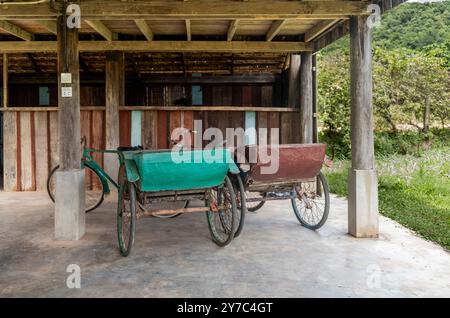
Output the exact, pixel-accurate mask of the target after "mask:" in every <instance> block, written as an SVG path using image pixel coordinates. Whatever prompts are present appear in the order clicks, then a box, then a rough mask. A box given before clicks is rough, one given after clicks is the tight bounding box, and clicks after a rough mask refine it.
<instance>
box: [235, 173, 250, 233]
mask: <svg viewBox="0 0 450 318" xmlns="http://www.w3.org/2000/svg"><path fill="white" fill-rule="evenodd" d="M233 178H235V180H233V181H234V182H233V183H234V187H235V189H234V192H235V194H236V206H237V209H238V213H237V217H238V220H237V223H238V228H237V230H236V233H235V234H234V237H235V238H236V237H238V236H239V235H240V234H241V232H242V229H243V228H244V221H245V213H246V212H247V205H246V201H245V189H244V184H243V182H242V179H241V177H240V176H239V175H236V176H233Z"/></svg>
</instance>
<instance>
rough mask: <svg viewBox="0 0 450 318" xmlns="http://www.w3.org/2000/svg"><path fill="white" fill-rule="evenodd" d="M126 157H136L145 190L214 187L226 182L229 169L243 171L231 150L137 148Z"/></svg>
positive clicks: (142, 186)
mask: <svg viewBox="0 0 450 318" xmlns="http://www.w3.org/2000/svg"><path fill="white" fill-rule="evenodd" d="M125 158H126V159H131V158H132V159H133V160H134V162H135V164H136V167H137V170H138V172H139V176H140V178H141V183H140V186H141V190H142V191H166V190H190V189H202V188H210V187H214V186H218V185H220V184H222V183H223V181H224V179H225V176H226V175H227V173H228V172H231V173H239V169H238V167H237V166H236V164H235V163H234V161H233V159H232V157H231V152H230V150H229V149H210V150H189V151H183V152H172V151H136V152H127V153H126V154H125ZM126 164H127V163H126ZM128 165H129V166H131V165H130V163H128Z"/></svg>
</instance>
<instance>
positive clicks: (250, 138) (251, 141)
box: [245, 112, 256, 145]
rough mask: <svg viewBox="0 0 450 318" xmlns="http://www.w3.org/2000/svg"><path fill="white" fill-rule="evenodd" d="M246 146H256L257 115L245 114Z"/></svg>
mask: <svg viewBox="0 0 450 318" xmlns="http://www.w3.org/2000/svg"><path fill="white" fill-rule="evenodd" d="M245 144H246V145H256V113H255V112H245Z"/></svg>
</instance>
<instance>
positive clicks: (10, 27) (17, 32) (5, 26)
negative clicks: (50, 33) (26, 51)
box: [0, 21, 34, 41]
mask: <svg viewBox="0 0 450 318" xmlns="http://www.w3.org/2000/svg"><path fill="white" fill-rule="evenodd" d="M0 29H1V30H3V31H5V32H8V33H9V34H11V35H14V36H16V37H18V38H20V39H22V40H25V41H32V40H34V35H33V34H32V33H30V32H28V31H25V30H24V29H22V28H21V27H19V26H17V25H15V24H12V23H11V22H9V21H0Z"/></svg>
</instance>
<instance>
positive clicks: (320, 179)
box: [291, 173, 330, 230]
mask: <svg viewBox="0 0 450 318" xmlns="http://www.w3.org/2000/svg"><path fill="white" fill-rule="evenodd" d="M293 194H294V195H295V198H294V199H291V201H292V208H293V209H294V213H295V216H296V217H297V219H298V220H299V221H300V223H301V224H302V225H303V226H304V227H306V228H308V229H310V230H317V229H319V228H320V227H321V226H322V225H324V223H325V221H326V220H327V218H328V212H329V209H330V193H329V189H328V183H327V180H326V179H325V177H324V175H323V174H322V173H319V175H318V176H317V178H316V180H315V181H311V182H302V183H299V184H297V185H296V186H295V187H294V189H293Z"/></svg>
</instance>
